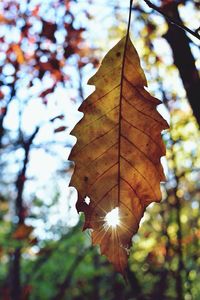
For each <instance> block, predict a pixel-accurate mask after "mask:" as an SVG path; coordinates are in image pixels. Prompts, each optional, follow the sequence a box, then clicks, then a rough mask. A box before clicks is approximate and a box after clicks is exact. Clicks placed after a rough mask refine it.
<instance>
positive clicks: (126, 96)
mask: <svg viewBox="0 0 200 300" xmlns="http://www.w3.org/2000/svg"><path fill="white" fill-rule="evenodd" d="M88 83H89V84H91V85H95V87H96V90H95V92H94V93H93V94H92V95H90V96H89V97H88V98H87V100H86V101H84V102H83V103H82V105H81V106H80V108H79V111H81V112H83V113H84V117H83V119H82V120H81V121H80V122H79V123H78V124H77V125H76V127H75V128H74V129H73V131H72V134H73V135H75V136H76V137H77V139H78V142H77V144H76V145H75V147H74V148H73V150H72V152H71V154H70V158H69V159H70V160H72V161H74V162H75V170H74V174H73V176H72V180H71V183H70V185H71V186H74V187H75V188H76V189H77V191H78V201H77V210H78V211H82V212H84V213H85V224H84V229H86V228H91V229H92V241H93V244H94V245H96V244H98V245H100V249H101V253H102V254H105V255H106V256H107V257H108V259H109V261H110V262H112V263H113V264H114V266H115V268H116V270H117V271H119V272H121V273H124V270H125V267H126V265H127V259H128V253H129V249H130V246H131V239H132V236H133V234H135V233H136V232H137V231H138V227H139V222H140V220H141V218H142V216H143V214H144V211H145V208H146V207H147V206H148V205H149V204H150V203H152V202H153V201H155V202H159V201H160V200H161V191H160V182H161V181H164V180H165V176H164V173H163V169H162V166H161V163H160V157H161V156H163V155H165V146H164V143H163V141H162V139H161V131H162V130H163V129H166V128H168V124H167V122H166V121H165V120H164V119H163V118H162V117H161V116H160V114H159V113H158V111H157V110H156V106H157V105H158V104H160V103H161V102H160V101H159V100H158V99H156V98H154V97H152V96H151V95H150V94H149V93H148V92H147V91H146V90H145V89H144V86H147V82H146V78H145V75H144V72H143V70H142V69H141V67H140V60H139V57H138V54H137V52H136V50H135V48H134V46H133V45H132V43H131V40H130V38H129V37H128V38H126V37H125V38H123V39H122V40H121V41H120V42H119V43H118V44H117V45H116V46H115V47H114V48H113V49H111V50H110V51H109V52H108V54H107V55H106V56H105V58H104V60H103V62H102V64H101V66H100V68H99V70H98V72H97V73H96V74H95V75H94V76H93V77H92V78H91V79H90V80H89V82H88ZM86 196H88V197H89V198H90V202H87V201H85V198H86ZM86 202H87V203H86ZM114 208H118V211H119V224H117V225H116V226H109V224H107V222H106V219H105V218H106V215H107V213H108V212H110V211H112V210H113V209H114ZM113 221H114V220H113Z"/></svg>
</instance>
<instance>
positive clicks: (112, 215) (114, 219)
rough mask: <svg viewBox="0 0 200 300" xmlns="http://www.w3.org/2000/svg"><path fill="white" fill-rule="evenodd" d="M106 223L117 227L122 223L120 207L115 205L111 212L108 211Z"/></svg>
mask: <svg viewBox="0 0 200 300" xmlns="http://www.w3.org/2000/svg"><path fill="white" fill-rule="evenodd" d="M104 220H105V222H106V223H105V225H106V226H109V227H113V228H116V227H117V226H119V225H120V217H119V207H115V208H114V209H112V210H111V211H110V212H108V213H107V214H106V216H105V219H104Z"/></svg>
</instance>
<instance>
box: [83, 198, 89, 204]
mask: <svg viewBox="0 0 200 300" xmlns="http://www.w3.org/2000/svg"><path fill="white" fill-rule="evenodd" d="M84 202H85V203H86V204H87V205H89V204H90V198H89V197H88V196H87V197H85V199H84Z"/></svg>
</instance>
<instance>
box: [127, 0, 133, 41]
mask: <svg viewBox="0 0 200 300" xmlns="http://www.w3.org/2000/svg"><path fill="white" fill-rule="evenodd" d="M132 5H133V0H130V6H129V17H128V27H127V33H126V34H127V36H128V35H129V31H130V25H131V12H132Z"/></svg>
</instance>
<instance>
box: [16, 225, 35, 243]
mask: <svg viewBox="0 0 200 300" xmlns="http://www.w3.org/2000/svg"><path fill="white" fill-rule="evenodd" d="M32 231H33V227H32V226H28V225H26V224H20V225H19V226H18V227H17V229H16V230H15V231H14V232H13V234H12V237H13V238H14V239H17V240H24V239H27V238H28V237H29V235H30V234H31V232H32Z"/></svg>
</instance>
